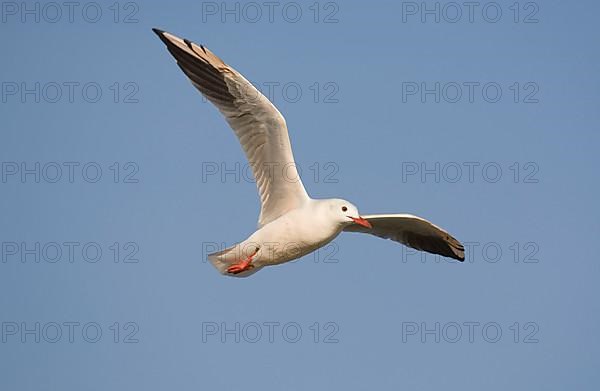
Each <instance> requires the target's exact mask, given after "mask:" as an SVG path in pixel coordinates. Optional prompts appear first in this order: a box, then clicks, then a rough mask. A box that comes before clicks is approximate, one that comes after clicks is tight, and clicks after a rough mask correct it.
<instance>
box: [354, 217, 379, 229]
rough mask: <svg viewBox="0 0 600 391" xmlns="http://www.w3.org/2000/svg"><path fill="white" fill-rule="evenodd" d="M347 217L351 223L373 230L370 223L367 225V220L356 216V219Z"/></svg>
mask: <svg viewBox="0 0 600 391" xmlns="http://www.w3.org/2000/svg"><path fill="white" fill-rule="evenodd" d="M348 217H350V218H351V219H352V221H354V222H355V223H356V224H358V225H362V226H363V227H367V228H373V226H372V225H371V223H369V221H368V220H367V219H363V218H362V217H360V216H358V217H352V216H348Z"/></svg>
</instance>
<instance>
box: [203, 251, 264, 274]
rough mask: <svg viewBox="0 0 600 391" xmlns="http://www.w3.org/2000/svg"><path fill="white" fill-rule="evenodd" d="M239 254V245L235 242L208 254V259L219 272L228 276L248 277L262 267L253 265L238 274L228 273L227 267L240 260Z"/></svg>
mask: <svg viewBox="0 0 600 391" xmlns="http://www.w3.org/2000/svg"><path fill="white" fill-rule="evenodd" d="M240 254H241V252H240V245H239V244H236V245H234V246H231V247H228V248H226V249H225V250H221V251H217V252H215V253H212V254H208V260H209V261H210V263H212V265H213V266H214V267H215V268H216V269H217V270H218V271H219V273H221V274H223V275H224V276H229V277H248V276H250V275H252V274H254V273H256V272H257V271H259V270H260V269H262V267H254V268H252V269H250V270H246V271H244V272H241V273H238V274H232V273H228V272H227V268H228V267H229V266H231V265H233V264H234V263H236V262H239V261H240V259H241V258H240Z"/></svg>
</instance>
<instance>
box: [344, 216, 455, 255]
mask: <svg viewBox="0 0 600 391" xmlns="http://www.w3.org/2000/svg"><path fill="white" fill-rule="evenodd" d="M362 217H363V218H364V219H366V220H368V221H369V223H371V225H372V226H373V228H366V227H363V226H361V225H358V224H352V225H349V226H348V227H346V228H344V231H349V232H362V233H369V234H372V235H375V236H379V237H380V238H384V239H391V240H394V241H396V242H400V243H402V244H404V245H406V246H408V247H412V248H415V249H417V250H421V251H427V252H429V253H433V254H439V255H443V256H445V257H450V258H454V259H458V260H459V261H464V259H465V248H464V247H463V245H462V244H461V243H460V242H459V241H458V240H456V239H455V238H453V237H452V235H450V234H449V233H448V232H446V231H445V230H443V229H441V228H440V227H438V226H436V225H434V224H432V223H430V222H429V221H427V220H425V219H423V218H421V217H417V216H413V215H409V214H386V215H367V216H362Z"/></svg>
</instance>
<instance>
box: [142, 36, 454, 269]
mask: <svg viewBox="0 0 600 391" xmlns="http://www.w3.org/2000/svg"><path fill="white" fill-rule="evenodd" d="M153 30H154V32H155V33H156V34H157V35H158V36H159V38H160V39H161V40H162V41H163V42H164V43H165V45H166V46H167V49H168V50H169V52H170V53H171V54H172V55H173V57H175V59H176V60H177V64H178V65H179V67H180V68H181V69H182V71H183V72H184V73H185V74H186V76H187V77H188V78H189V79H190V81H191V82H192V84H193V85H194V86H195V87H196V88H197V89H198V90H199V91H200V92H201V93H202V94H203V95H204V96H205V97H206V98H207V99H208V100H209V101H210V102H212V103H213V104H214V105H215V106H216V107H217V108H218V109H219V111H220V112H221V114H223V116H224V117H225V120H226V121H227V122H228V123H229V125H230V126H231V128H232V129H233V131H234V132H235V134H236V136H237V137H238V139H239V141H240V144H241V146H242V149H243V150H244V153H245V154H246V157H247V158H248V161H249V163H250V166H251V167H252V172H253V174H254V177H255V179H256V186H257V189H258V193H259V196H260V200H261V212H260V216H259V219H258V229H257V230H256V231H255V232H254V233H253V234H252V235H250V236H249V237H248V238H247V239H246V240H243V241H242V242H239V243H238V244H236V245H234V246H232V247H229V248H227V249H224V250H222V251H219V252H216V253H213V254H209V255H208V259H209V260H210V262H211V263H212V264H213V265H214V266H215V267H216V268H217V269H218V270H219V271H220V272H221V273H222V274H225V275H229V276H236V277H247V276H249V275H251V274H253V273H256V272H257V271H258V270H260V269H262V268H263V267H265V266H272V265H278V264H281V263H284V262H288V261H291V260H294V259H296V258H299V257H302V256H304V255H306V254H309V253H311V252H313V251H315V250H316V249H318V248H320V247H322V246H324V245H326V244H327V243H329V242H331V241H332V240H333V239H334V238H335V237H336V236H338V235H339V234H340V233H341V232H342V231H349V232H362V233H370V234H373V235H375V236H379V237H382V238H386V239H391V240H395V241H397V242H400V243H403V244H405V245H407V246H409V247H413V248H416V249H418V250H423V251H428V252H431V253H435V254H440V255H443V256H447V257H451V258H454V259H457V260H460V261H462V260H464V247H463V246H462V245H461V244H460V242H459V241H458V240H456V239H455V238H453V237H452V236H451V235H450V234H448V233H447V232H446V231H444V230H443V229H441V228H439V227H437V226H435V225H433V224H431V223H430V222H428V221H427V220H425V219H422V218H420V217H417V216H412V215H408V214H386V215H368V216H361V215H360V214H359V212H358V209H357V207H356V206H354V205H353V204H352V203H350V202H349V201H346V200H343V199H339V198H331V199H312V198H310V197H309V195H308V193H307V192H306V190H305V188H304V186H303V184H302V181H301V179H300V176H299V174H298V171H297V170H296V166H295V162H294V156H293V153H292V147H291V143H290V139H289V135H288V131H287V125H286V122H285V119H284V117H283V116H282V115H281V113H280V112H279V111H278V110H277V108H276V107H275V106H274V105H273V104H272V103H271V102H270V101H269V100H268V99H267V98H266V97H265V96H264V95H262V94H261V93H260V92H259V91H258V90H257V89H256V88H255V87H254V86H253V85H252V84H251V83H250V82H248V80H246V79H245V78H244V77H243V76H242V75H241V74H240V73H239V72H237V71H236V70H235V69H233V68H232V67H230V66H229V65H227V64H225V63H224V62H223V60H221V59H220V58H219V57H217V56H216V55H214V54H213V53H212V52H211V51H209V50H208V49H207V48H205V47H204V46H201V45H200V46H199V45H196V44H194V43H193V42H191V41H189V40H187V39H181V38H179V37H177V36H175V35H173V34H170V33H167V32H165V31H162V30H158V29H153ZM277 167H278V168H281V167H284V168H285V169H284V170H281V169H275V168H277Z"/></svg>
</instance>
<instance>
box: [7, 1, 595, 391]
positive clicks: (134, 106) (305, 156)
mask: <svg viewBox="0 0 600 391" xmlns="http://www.w3.org/2000/svg"><path fill="white" fill-rule="evenodd" d="M513 3H514V2H513V1H506V2H505V1H501V2H498V3H492V4H491V5H488V3H487V2H480V3H476V4H475V5H474V6H473V7H474V8H473V9H472V14H471V13H470V10H469V8H468V7H467V6H464V5H460V6H459V7H460V9H458V8H457V7H456V4H457V3H451V4H450V5H448V3H447V2H440V3H438V6H437V7H439V8H438V10H439V11H435V9H436V8H435V7H436V2H425V6H426V7H427V8H428V9H430V10H434V13H433V14H429V13H427V12H424V11H426V10H424V9H423V6H422V5H421V2H420V1H419V2H416V3H413V2H396V1H386V2H383V1H373V2H357V1H356V2H355V1H347V2H346V1H344V2H317V3H314V2H306V3H304V2H298V3H293V2H289V3H288V2H273V3H272V4H273V5H264V4H263V3H262V2H258V3H253V4H251V5H250V6H247V5H244V4H245V3H238V5H237V6H236V3H234V2H227V3H222V2H220V1H218V2H177V1H172V2H168V4H167V3H165V2H154V1H148V2H140V3H135V2H134V3H127V2H121V3H116V5H115V4H114V3H113V2H106V3H102V2H100V3H86V2H81V3H77V4H76V5H74V6H73V7H74V8H73V9H72V14H70V12H69V8H68V7H67V6H65V5H60V4H62V3H58V4H59V7H60V9H57V7H56V6H52V5H51V6H45V5H44V4H45V3H37V6H36V3H34V2H26V3H25V5H22V4H21V2H14V3H13V2H2V4H1V5H2V14H1V15H0V16H1V18H2V19H1V23H0V31H1V32H2V34H0V42H1V45H2V49H3V55H2V61H1V65H0V69H1V71H2V72H1V78H0V79H1V80H0V81H1V82H2V96H1V98H2V101H1V103H0V118H1V120H0V121H1V133H0V161H1V162H2V180H1V181H0V199H1V202H0V216H2V217H1V218H0V241H1V243H2V248H1V251H2V262H1V263H0V321H1V322H2V324H1V326H2V329H1V331H2V336H1V337H2V340H1V343H0V368H1V369H0V389H2V390H11V391H12V390H42V389H44V390H53V389H60V390H109V389H110V390H133V389H136V390H137V389H139V390H142V389H143V390H164V389H178V390H201V389H202V390H208V389H224V390H240V389H244V390H275V389H284V390H306V389H312V390H319V389H345V390H364V389H380V390H398V389H414V390H435V389H441V388H444V389H451V390H455V389H456V390H481V389H486V390H506V389H528V390H564V389H578V390H596V389H598V387H599V385H600V374H599V372H598V368H597V363H598V351H599V350H600V337H599V334H598V330H599V329H600V328H599V326H600V318H599V316H598V314H599V313H600V311H599V310H600V308H599V305H598V297H599V296H598V294H599V293H600V292H599V289H598V280H599V277H600V267H599V263H598V255H597V251H596V248H595V245H596V244H597V242H598V237H599V235H598V234H599V230H600V227H599V208H598V201H597V200H598V199H599V195H600V194H599V193H600V192H599V186H598V175H597V169H598V166H599V163H600V161H599V160H600V158H599V154H598V149H599V146H600V145H599V137H600V136H599V130H600V129H599V124H600V123H599V122H600V121H599V120H600V118H599V117H600V115H599V113H600V111H599V110H598V102H599V92H598V91H599V87H600V77H599V76H598V69H599V65H598V62H599V61H598V60H599V54H598V53H599V52H598V49H597V45H598V38H599V35H600V32H599V30H598V14H599V13H600V5H598V2H595V1H571V2H569V1H543V2H542V1H534V2H530V3H527V2H524V1H523V2H518V3H517V6H516V7H515V5H514V4H513ZM55 4H56V3H55ZM458 4H462V2H459V3H458ZM36 7H37V8H36ZM236 7H237V8H236ZM269 7H273V8H271V9H272V14H271V15H269V10H270V8H269ZM98 9H100V10H101V12H102V13H101V14H97V11H98ZM298 9H299V10H300V11H301V14H298V13H297V11H298ZM498 9H499V10H500V11H501V14H497V13H496V12H497V11H498ZM27 10H33V11H32V12H33V13H28V12H27ZM227 10H233V11H231V12H229V13H228V12H227ZM117 11H118V12H117ZM317 11H318V12H317ZM459 11H460V13H461V14H460V15H459V14H458V13H457V12H459ZM57 12H60V14H58V13H57ZM257 12H260V14H258V13H257ZM436 13H437V15H436ZM436 17H438V18H439V22H436V20H435V19H436ZM36 18H39V21H36ZM422 18H424V20H423V19H422ZM96 19H98V20H97V21H96V22H95V23H94V20H96ZM236 19H237V20H236ZM124 22H130V23H124ZM152 27H159V28H162V29H165V30H167V31H171V32H173V33H175V34H177V35H180V36H182V37H187V38H189V39H191V40H193V41H196V42H198V43H203V44H205V45H206V46H207V47H209V48H210V49H211V50H213V51H214V52H215V53H216V54H217V55H219V56H221V57H222V58H223V59H224V60H225V61H226V62H227V63H229V64H230V65H232V66H234V67H235V68H236V69H237V70H239V71H240V72H241V73H242V74H244V75H245V76H246V77H247V78H248V79H250V80H252V81H253V82H254V83H255V84H257V85H258V86H259V87H260V88H261V89H263V91H268V86H273V88H274V92H273V93H272V94H271V98H272V99H273V100H274V102H275V104H276V105H277V106H278V108H279V109H280V111H281V112H282V113H283V114H284V115H285V117H286V119H287V123H288V127H289V130H290V134H291V140H292V144H293V147H294V151H295V155H296V159H297V162H298V165H299V166H300V168H301V169H302V175H303V178H304V183H305V185H306V187H307V190H308V192H309V193H310V194H311V195H312V196H313V197H334V196H336V197H343V198H346V199H349V200H351V201H352V202H354V203H355V204H356V205H358V207H359V209H360V211H361V212H362V213H378V212H381V213H384V212H406V213H414V214H417V215H420V216H423V217H425V218H428V219H430V220H431V221H433V222H434V223H435V224H437V225H440V226H442V227H444V228H446V229H448V230H449V232H451V233H452V234H453V235H454V236H456V237H457V238H458V239H460V240H461V241H462V242H463V243H465V244H466V247H467V261H465V262H464V263H462V264H460V263H458V262H454V261H450V260H446V259H441V258H436V257H433V256H430V255H428V256H426V257H425V258H421V255H419V254H417V253H413V252H412V251H409V250H407V249H406V248H404V247H403V246H401V245H399V244H397V243H394V242H391V241H384V240H381V239H378V238H375V237H372V236H369V235H357V234H343V235H341V236H340V237H338V238H337V239H336V240H335V241H334V242H333V244H331V245H330V246H329V247H328V248H326V249H324V250H322V251H321V252H319V253H318V254H316V255H315V254H313V255H309V256H306V257H304V258H302V259H301V260H299V261H297V262H294V263H289V264H285V265H282V266H278V267H273V268H266V269H264V270H262V271H261V272H259V273H257V274H255V275H254V276H252V277H251V278H248V279H233V278H226V277H223V276H221V275H219V274H218V273H217V272H216V270H215V269H214V268H213V267H212V266H211V265H210V264H209V263H207V262H206V253H207V251H212V250H213V249H214V247H215V246H220V245H231V244H233V243H235V242H236V241H239V240H242V239H244V238H246V237H247V235H249V234H250V233H251V232H253V230H254V228H255V225H256V219H257V216H258V212H259V202H258V196H257V193H256V190H255V185H254V183H252V182H251V181H249V180H248V179H247V177H248V175H247V173H246V171H245V165H246V160H245V157H244V155H243V153H242V151H241V148H240V147H239V145H238V143H237V140H236V138H235V137H234V135H233V132H232V131H231V130H230V129H229V128H228V126H227V124H226V123H225V121H224V120H223V119H222V118H221V116H220V114H219V113H218V111H217V110H216V109H214V108H213V107H212V106H211V105H210V104H209V103H207V102H206V101H204V100H203V99H202V98H201V96H200V95H199V94H198V93H197V91H196V90H195V89H194V88H193V87H192V85H191V84H190V83H189V82H188V80H187V79H186V78H185V76H184V75H183V74H182V72H181V71H180V70H179V69H178V67H177V66H176V65H175V63H174V60H173V59H172V58H171V56H170V54H169V53H168V52H167V51H166V50H165V47H164V45H163V44H162V43H161V42H160V41H159V40H158V38H157V37H156V36H155V35H154V34H153V33H152V31H151V28H152ZM36 83H37V84H36ZM436 83H439V84H436ZM436 86H439V87H436ZM469 86H471V87H469ZM284 87H285V88H284ZM436 88H437V91H438V92H435V91H436ZM470 88H472V89H473V90H472V92H473V94H472V96H471V97H469V91H470ZM424 89H427V90H429V91H433V92H430V93H425V94H424V95H421V92H422V91H423V90H424ZM27 91H30V92H27ZM36 91H37V92H36ZM459 91H460V96H459V95H457V94H458V92H459ZM70 92H71V93H72V95H71V96H69V95H70ZM97 92H100V93H101V95H99V96H97ZM298 92H300V95H299V94H298ZM498 92H501V95H500V96H498V95H497V93H498ZM59 94H60V95H59ZM470 98H471V99H470ZM36 100H37V101H36ZM436 100H437V101H436ZM36 164H39V166H36ZM38 167H39V168H38ZM69 167H70V168H69ZM238 167H239V168H238ZM469 167H471V168H470V169H469ZM70 170H71V171H70ZM98 170H100V171H98ZM224 170H228V171H227V172H226V173H224ZM470 170H471V171H470ZM215 171H216V172H215ZM424 172H425V174H424V175H422V174H423V173H424ZM59 174H60V175H59ZM71 174H72V175H71ZM36 176H38V177H37V178H36ZM98 251H100V252H101V254H98ZM70 252H71V255H70ZM115 261H116V262H115ZM71 331H72V332H71ZM99 332H100V333H101V334H98V333H99Z"/></svg>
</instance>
